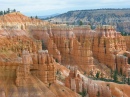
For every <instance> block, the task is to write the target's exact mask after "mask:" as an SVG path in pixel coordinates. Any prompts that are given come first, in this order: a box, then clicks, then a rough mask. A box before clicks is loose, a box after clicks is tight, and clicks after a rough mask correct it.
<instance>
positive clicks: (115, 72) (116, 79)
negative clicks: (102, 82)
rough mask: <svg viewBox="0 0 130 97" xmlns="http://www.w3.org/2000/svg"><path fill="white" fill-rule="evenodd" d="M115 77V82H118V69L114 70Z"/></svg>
mask: <svg viewBox="0 0 130 97" xmlns="http://www.w3.org/2000/svg"><path fill="white" fill-rule="evenodd" d="M113 79H114V82H117V81H118V78H117V70H115V71H114V75H113Z"/></svg>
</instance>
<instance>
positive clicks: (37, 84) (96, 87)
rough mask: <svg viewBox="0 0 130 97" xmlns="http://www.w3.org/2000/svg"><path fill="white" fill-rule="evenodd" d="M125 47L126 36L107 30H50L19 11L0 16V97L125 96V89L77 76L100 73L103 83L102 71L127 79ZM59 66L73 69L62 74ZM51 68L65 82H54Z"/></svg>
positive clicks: (129, 59) (129, 57) (105, 75)
mask: <svg viewBox="0 0 130 97" xmlns="http://www.w3.org/2000/svg"><path fill="white" fill-rule="evenodd" d="M129 43H130V37H128V36H126V37H123V36H121V34H120V33H119V32H117V31H116V30H115V28H114V27H113V26H110V25H104V26H97V28H96V29H95V30H91V27H90V26H61V25H53V24H50V23H47V22H44V21H41V20H38V19H34V18H28V17H26V16H24V15H22V14H21V13H19V12H16V13H10V14H7V15H4V16H0V97H6V96H10V97H66V96H67V97H79V95H78V94H77V93H79V92H86V93H87V95H86V97H97V96H99V95H100V97H111V96H117V97H120V96H125V97H129V95H130V94H129V92H128V91H127V90H129V86H128V85H118V84H114V83H106V82H100V81H93V80H91V79H89V78H87V77H84V76H83V75H81V74H80V72H79V71H81V72H82V74H83V73H84V74H86V75H89V74H90V73H92V74H91V76H95V75H96V73H97V72H98V71H100V72H101V74H102V76H103V78H109V73H106V72H105V70H107V69H109V68H110V69H112V70H118V72H120V73H122V74H123V75H126V76H128V71H129V70H130V66H129V64H130V52H129V51H130V50H129V48H130V47H129V45H130V44H129ZM42 49H44V50H42ZM60 64H62V65H60ZM64 66H70V67H71V66H76V68H70V70H67V71H66V69H67V68H66V67H64ZM104 66H106V69H104V68H99V67H104ZM57 68H60V69H61V71H62V72H61V73H60V74H61V75H60V76H62V75H65V77H66V78H64V79H63V81H60V80H57V79H56V71H57V70H59V69H57ZM101 69H103V70H101ZM69 71H70V72H69ZM64 73H65V74H64ZM67 75H68V77H67ZM61 84H62V85H61ZM65 86H66V87H65ZM123 86H124V87H123ZM67 87H68V88H67ZM115 87H116V88H115ZM125 88H127V90H126V91H125ZM23 91H24V92H23ZM76 92H77V93H76Z"/></svg>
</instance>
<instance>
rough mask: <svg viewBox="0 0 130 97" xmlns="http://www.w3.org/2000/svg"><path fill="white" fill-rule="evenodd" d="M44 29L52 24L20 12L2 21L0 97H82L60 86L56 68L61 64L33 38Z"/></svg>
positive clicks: (8, 15)
mask: <svg viewBox="0 0 130 97" xmlns="http://www.w3.org/2000/svg"><path fill="white" fill-rule="evenodd" d="M45 25H46V26H48V25H49V23H47V22H44V21H41V20H36V19H31V18H28V17H26V16H24V15H22V14H21V13H18V12H17V13H10V14H7V15H4V16H1V17H0V40H1V41H0V95H1V97H7V96H10V97H14V96H15V97H47V96H48V97H61V96H62V97H65V95H71V96H70V97H79V95H78V94H77V93H75V92H73V91H72V90H70V89H68V88H66V87H65V86H63V85H60V84H59V83H57V81H56V75H55V72H56V70H57V69H56V68H55V66H56V65H58V63H56V62H55V60H54V58H53V56H52V55H50V54H49V53H48V51H47V50H42V42H41V41H39V40H36V39H34V38H33V37H32V36H33V34H30V32H32V33H33V31H34V30H39V29H40V30H41V28H42V27H44V26H45ZM50 25H51V24H50ZM59 87H62V89H63V90H64V91H65V92H64V91H62V90H61V89H60V88H59ZM54 89H56V90H57V91H54Z"/></svg>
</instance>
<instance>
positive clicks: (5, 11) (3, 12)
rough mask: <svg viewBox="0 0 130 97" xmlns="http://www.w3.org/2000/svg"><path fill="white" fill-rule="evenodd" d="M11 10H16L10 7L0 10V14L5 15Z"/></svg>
mask: <svg viewBox="0 0 130 97" xmlns="http://www.w3.org/2000/svg"><path fill="white" fill-rule="evenodd" d="M11 12H16V9H13V10H11V9H10V8H8V9H7V10H4V11H0V15H5V14H8V13H11Z"/></svg>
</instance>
